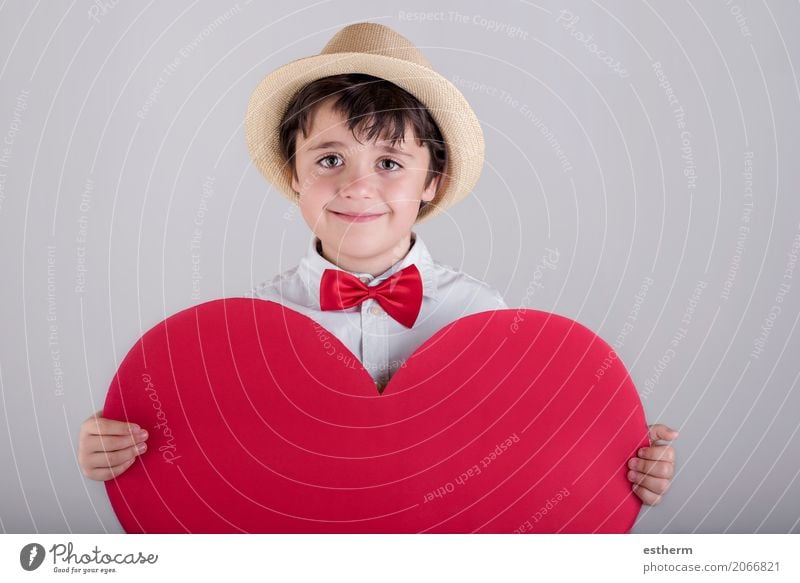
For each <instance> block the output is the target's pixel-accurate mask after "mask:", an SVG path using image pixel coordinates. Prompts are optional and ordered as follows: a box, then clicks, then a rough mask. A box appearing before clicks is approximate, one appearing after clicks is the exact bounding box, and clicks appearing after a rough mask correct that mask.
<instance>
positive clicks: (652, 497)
mask: <svg viewBox="0 0 800 583" xmlns="http://www.w3.org/2000/svg"><path fill="white" fill-rule="evenodd" d="M633 493H634V494H636V495H637V496H638V497H639V498H640V499H641V500H642V502H644V503H645V504H648V505H650V506H655V505H656V504H658V503H659V502H661V496H659V495H658V494H656V493H655V492H651V491H650V490H648V489H647V488H644V487H642V486H640V485H638V484H634V485H633Z"/></svg>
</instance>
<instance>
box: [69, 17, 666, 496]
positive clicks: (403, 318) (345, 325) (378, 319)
mask: <svg viewBox="0 0 800 583" xmlns="http://www.w3.org/2000/svg"><path fill="white" fill-rule="evenodd" d="M246 133H247V141H248V147H249V150H250V154H251V156H252V157H253V161H254V163H255V165H256V166H257V167H258V168H259V170H261V172H262V173H263V174H264V175H265V176H266V177H267V178H268V179H269V180H270V181H271V182H273V183H274V184H275V185H276V186H277V187H278V188H279V189H280V190H281V192H282V193H283V194H284V195H285V196H287V198H289V199H290V200H292V201H293V202H296V203H297V204H298V206H299V208H300V211H301V213H302V215H303V219H304V220H305V222H306V224H307V225H308V226H309V228H310V229H311V230H312V232H313V233H314V235H315V237H314V238H313V240H312V242H311V245H310V247H309V249H308V251H307V254H306V256H305V257H304V258H303V260H302V261H301V262H300V264H299V265H298V266H297V267H296V268H294V269H291V270H289V271H286V272H284V273H282V274H280V275H279V276H277V277H276V278H274V279H273V280H272V281H271V282H270V283H268V284H263V285H261V286H259V287H258V288H256V290H255V291H254V294H253V295H254V296H255V297H257V298H261V299H266V300H271V301H274V302H277V303H281V304H283V305H285V306H287V307H289V308H291V309H293V310H295V311H297V312H300V313H303V314H305V315H307V316H309V317H310V318H312V319H313V320H315V321H316V322H317V323H319V324H320V325H322V326H323V327H324V328H326V329H327V330H328V331H330V332H331V333H332V334H334V335H335V336H337V337H338V338H339V339H340V340H341V341H342V343H343V344H344V345H345V346H347V348H349V349H350V351H351V352H353V354H355V355H356V356H358V357H359V359H360V360H361V361H362V363H363V365H364V368H365V369H366V370H367V371H368V372H369V374H370V375H371V376H372V378H373V379H374V380H375V383H376V388H377V390H378V392H382V391H383V388H384V387H385V386H386V383H387V382H388V380H389V378H391V376H392V374H393V373H394V372H395V371H396V370H397V368H399V367H400V366H401V365H402V363H403V362H404V361H405V360H406V359H407V358H408V357H409V356H410V355H411V354H412V353H413V352H414V350H416V348H418V347H419V346H420V345H421V344H422V343H423V342H424V341H425V340H426V339H428V338H429V337H431V336H432V335H433V334H434V333H435V332H436V331H438V330H440V329H441V328H443V327H444V326H446V325H447V324H449V323H451V322H453V321H454V320H456V319H458V318H461V317H463V316H467V315H469V314H472V313H477V312H482V311H487V310H499V309H505V308H507V306H506V304H505V302H504V301H503V299H502V297H501V296H500V294H499V293H498V292H497V291H495V290H494V289H492V288H491V287H489V286H488V285H487V284H485V283H483V282H481V281H479V280H477V279H474V278H472V277H470V276H469V275H467V274H465V273H462V272H460V271H458V270H456V269H453V268H451V267H448V266H445V265H441V264H439V263H437V262H435V261H433V259H432V258H431V256H430V254H429V253H428V250H427V248H426V246H425V244H424V243H423V241H422V239H421V237H420V236H419V235H418V234H416V233H414V232H413V231H412V227H413V226H414V224H416V223H419V222H422V221H423V220H426V219H428V218H430V217H432V216H435V215H436V214H438V213H440V212H442V211H443V210H445V209H446V208H447V207H449V206H451V205H453V204H455V203H457V202H458V201H460V200H461V199H462V198H464V197H465V196H466V195H467V194H468V193H469V192H470V191H471V189H472V187H473V186H474V184H475V182H476V181H477V179H478V176H479V175H480V171H481V168H482V165H483V134H482V131H481V128H480V124H479V123H478V120H477V118H476V116H475V114H474V112H473V111H472V109H471V108H470V106H469V104H468V103H467V102H466V100H465V99H464V97H463V95H461V93H460V92H459V91H458V90H457V89H456V88H455V87H454V86H453V85H452V84H451V83H450V82H448V81H447V80H446V79H444V78H443V77H441V76H440V75H438V74H437V73H435V72H434V71H433V70H432V69H431V67H430V64H429V63H428V61H427V60H426V59H425V57H424V56H423V55H422V53H421V52H420V51H419V50H418V49H417V48H416V47H414V46H413V45H412V44H411V43H410V42H409V41H408V40H407V39H405V38H404V37H402V36H400V35H399V34H397V33H396V32H394V31H393V30H391V29H390V28H388V27H386V26H383V25H379V24H374V23H358V24H354V25H350V26H347V27H345V28H344V29H343V30H341V31H339V33H337V34H336V35H335V36H334V37H333V39H331V41H330V42H329V43H328V44H327V45H326V47H325V48H324V49H323V51H322V53H321V54H320V55H317V56H314V57H309V58H307V59H300V60H298V61H294V62H292V63H289V64H288V65H285V66H284V67H281V68H280V69H278V70H277V71H275V72H274V73H272V74H270V75H269V76H267V77H266V78H265V79H264V80H263V81H262V82H261V84H260V85H259V86H258V87H257V88H256V90H255V92H254V93H253V96H252V97H251V99H250V104H249V107H248V113H247V120H246ZM650 432H651V447H649V448H644V449H642V450H641V451H640V452H639V457H636V458H633V459H631V460H630V463H629V468H630V470H631V471H630V472H629V475H628V478H629V480H630V481H631V482H632V483H633V488H634V491H635V492H636V494H637V495H638V496H639V497H640V498H641V499H642V500H643V501H644V502H645V503H646V504H657V503H658V502H659V501H660V499H661V496H662V495H663V493H664V492H666V490H667V488H668V487H669V484H670V480H671V479H672V475H673V462H674V450H673V448H672V447H671V446H668V445H660V444H656V443H655V442H656V441H657V440H659V439H674V438H675V437H677V432H675V431H673V430H671V429H669V428H668V427H666V426H663V425H654V426H651V428H650ZM146 439H147V434H146V432H142V431H141V430H139V428H138V426H136V425H135V424H129V423H123V422H119V421H112V420H110V419H103V418H101V417H99V412H98V414H95V415H94V416H92V417H90V418H89V419H87V420H86V421H85V422H84V423H83V425H82V426H81V434H80V443H79V462H80V465H81V468H82V470H83V472H84V474H85V475H86V476H87V477H89V478H92V479H96V480H107V479H110V478H113V477H116V476H118V475H119V474H121V473H122V472H124V471H125V470H127V469H128V468H129V467H130V466H131V464H132V463H133V461H134V460H135V459H136V456H137V455H140V454H141V453H142V452H144V451H145V450H146V447H147V446H146Z"/></svg>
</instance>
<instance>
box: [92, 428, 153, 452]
mask: <svg viewBox="0 0 800 583" xmlns="http://www.w3.org/2000/svg"><path fill="white" fill-rule="evenodd" d="M147 437H148V435H147V432H144V433H140V432H138V431H137V432H136V433H134V434H133V435H127V436H122V435H87V436H86V437H84V438H83V439H81V441H80V449H81V451H83V452H85V453H98V452H100V453H102V452H106V451H117V450H120V449H125V448H126V447H131V446H132V445H136V444H137V443H142V442H143V441H146V440H147Z"/></svg>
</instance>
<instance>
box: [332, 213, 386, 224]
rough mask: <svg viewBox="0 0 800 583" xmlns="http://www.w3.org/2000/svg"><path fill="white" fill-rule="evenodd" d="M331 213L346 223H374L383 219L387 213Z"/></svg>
mask: <svg viewBox="0 0 800 583" xmlns="http://www.w3.org/2000/svg"><path fill="white" fill-rule="evenodd" d="M329 212H331V213H333V214H334V215H335V216H337V217H338V218H340V219H342V220H343V221H346V222H348V223H366V222H368V221H374V220H375V219H378V218H380V217H382V216H383V215H384V214H385V213H377V214H368V213H364V214H350V213H340V212H336V211H329Z"/></svg>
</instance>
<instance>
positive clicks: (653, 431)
mask: <svg viewBox="0 0 800 583" xmlns="http://www.w3.org/2000/svg"><path fill="white" fill-rule="evenodd" d="M649 433H650V444H651V445H652V444H653V442H655V441H658V440H659V439H664V440H666V441H670V440H673V439H675V438H677V437H678V432H677V431H676V430H675V429H672V428H670V427H667V426H666V425H664V424H663V423H656V424H654V425H651V426H650V428H649Z"/></svg>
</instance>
